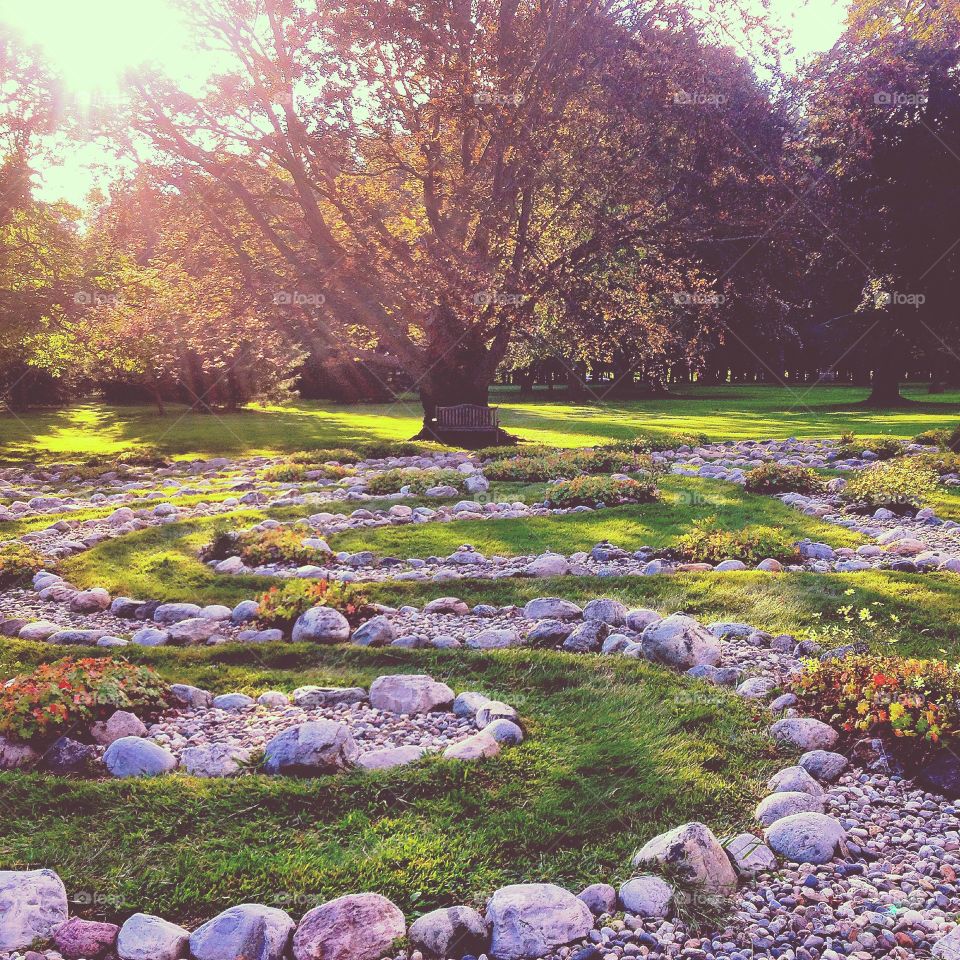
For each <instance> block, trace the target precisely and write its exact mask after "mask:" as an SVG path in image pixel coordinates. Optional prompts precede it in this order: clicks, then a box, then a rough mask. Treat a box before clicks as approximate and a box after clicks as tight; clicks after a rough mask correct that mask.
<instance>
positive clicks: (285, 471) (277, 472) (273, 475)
mask: <svg viewBox="0 0 960 960" xmlns="http://www.w3.org/2000/svg"><path fill="white" fill-rule="evenodd" d="M354 473H356V471H355V470H354V469H353V468H352V467H344V466H339V465H335V464H327V463H322V462H321V463H318V462H316V461H313V460H309V461H307V462H305V463H278V464H275V465H274V466H272V467H266V468H265V469H264V470H263V471H262V472H261V474H260V477H261V479H263V480H266V481H267V482H276V483H295V482H297V481H300V480H307V479H314V480H341V479H343V477H349V476H352V475H353V474H354ZM307 474H313V476H312V477H308V476H307Z"/></svg>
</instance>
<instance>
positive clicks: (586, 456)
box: [483, 447, 653, 483]
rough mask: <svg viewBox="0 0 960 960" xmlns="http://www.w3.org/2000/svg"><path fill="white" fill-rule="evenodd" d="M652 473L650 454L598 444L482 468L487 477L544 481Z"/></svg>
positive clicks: (529, 481)
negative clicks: (600, 474)
mask: <svg viewBox="0 0 960 960" xmlns="http://www.w3.org/2000/svg"><path fill="white" fill-rule="evenodd" d="M637 471H644V472H646V473H652V472H653V461H652V460H651V459H650V457H647V456H642V455H640V454H636V453H626V452H623V451H620V450H614V449H613V448H612V447H597V448H594V449H592V450H564V451H562V452H560V453H553V454H549V455H546V456H519V457H513V458H512V459H510V460H497V461H494V462H493V463H491V464H489V465H487V466H485V467H484V469H483V472H484V475H485V476H486V477H487V478H488V479H489V480H509V481H514V482H528V483H536V482H544V481H547V480H556V479H558V478H562V477H577V476H580V475H582V474H598V473H635V472H637Z"/></svg>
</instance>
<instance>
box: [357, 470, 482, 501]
mask: <svg viewBox="0 0 960 960" xmlns="http://www.w3.org/2000/svg"><path fill="white" fill-rule="evenodd" d="M466 479H467V478H466V476H464V474H462V473H460V471H459V470H442V469H439V468H432V469H427V470H416V469H413V468H411V467H397V468H396V469H394V470H385V471H384V472H383V473H378V474H377V475H376V476H373V477H371V478H370V479H369V480H368V481H367V493H372V494H375V495H382V494H386V493H399V492H400V490H401V488H403V487H409V488H410V492H411V493H412V494H416V495H421V496H422V495H423V494H424V493H426V492H427V490H428V489H429V488H430V487H454V488H455V489H456V490H457V491H458V492H459V493H462V492H463V491H464V489H466V488H465V487H464V481H465V480H466Z"/></svg>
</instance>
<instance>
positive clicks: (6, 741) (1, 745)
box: [0, 737, 40, 770]
mask: <svg viewBox="0 0 960 960" xmlns="http://www.w3.org/2000/svg"><path fill="white" fill-rule="evenodd" d="M39 759H40V754H38V753H37V751H36V750H34V749H33V747H31V746H30V744H29V743H20V741H19V740H12V739H10V738H8V737H0V770H19V769H20V768H21V767H32V766H34V764H36V762H37V760H39Z"/></svg>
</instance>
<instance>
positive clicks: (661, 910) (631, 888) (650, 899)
mask: <svg viewBox="0 0 960 960" xmlns="http://www.w3.org/2000/svg"><path fill="white" fill-rule="evenodd" d="M672 899H673V887H671V886H670V884H669V883H667V882H666V881H665V880H661V879H660V877H655V876H652V875H651V874H645V875H644V876H641V877H634V878H633V879H631V880H628V881H627V882H626V883H624V884H623V885H622V886H621V887H620V903H621V904H623V909H624V910H626V911H627V913H632V914H633V915H634V916H635V917H647V918H654V919H660V918H663V917H666V916H667V914H669V913H670V901H671V900H672Z"/></svg>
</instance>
